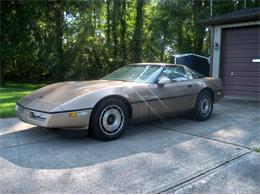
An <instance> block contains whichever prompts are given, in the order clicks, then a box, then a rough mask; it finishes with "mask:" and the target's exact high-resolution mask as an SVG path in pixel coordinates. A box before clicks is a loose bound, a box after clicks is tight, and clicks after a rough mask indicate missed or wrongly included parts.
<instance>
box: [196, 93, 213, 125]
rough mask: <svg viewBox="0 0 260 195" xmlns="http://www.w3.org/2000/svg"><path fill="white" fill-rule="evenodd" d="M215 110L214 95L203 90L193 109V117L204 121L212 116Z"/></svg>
mask: <svg viewBox="0 0 260 195" xmlns="http://www.w3.org/2000/svg"><path fill="white" fill-rule="evenodd" d="M212 110H213V97H212V94H211V93H210V92H209V91H202V92H201V93H200V94H199V95H198V97H197V101H196V105H195V108H194V110H193V117H194V118H195V119H197V120H200V121H204V120H207V119H208V118H210V116H211V113H212Z"/></svg>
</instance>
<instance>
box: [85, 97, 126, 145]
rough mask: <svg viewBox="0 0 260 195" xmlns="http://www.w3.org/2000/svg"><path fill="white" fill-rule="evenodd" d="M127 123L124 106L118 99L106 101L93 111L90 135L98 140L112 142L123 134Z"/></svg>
mask: <svg viewBox="0 0 260 195" xmlns="http://www.w3.org/2000/svg"><path fill="white" fill-rule="evenodd" d="M128 121H129V112H128V108H127V106H126V104H125V103H124V102H122V101H121V100H118V99H107V100H104V101H102V102H101V103H99V104H98V105H97V107H96V108H95V110H94V111H93V115H92V117H91V125H90V126H91V129H90V133H91V134H92V135H94V137H96V138H98V139H102V140H114V139H117V138H119V137H120V136H121V135H122V134H123V133H124V132H125V130H126V128H127V124H128Z"/></svg>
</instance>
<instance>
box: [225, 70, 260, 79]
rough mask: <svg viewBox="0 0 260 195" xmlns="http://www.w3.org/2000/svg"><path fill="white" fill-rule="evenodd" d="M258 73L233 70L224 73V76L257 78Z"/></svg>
mask: <svg viewBox="0 0 260 195" xmlns="http://www.w3.org/2000/svg"><path fill="white" fill-rule="evenodd" d="M259 73H260V72H258V71H251V72H247V71H237V69H234V70H229V71H224V76H231V75H233V76H236V77H257V78H258V77H259Z"/></svg>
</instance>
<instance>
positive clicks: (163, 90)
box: [149, 66, 197, 118]
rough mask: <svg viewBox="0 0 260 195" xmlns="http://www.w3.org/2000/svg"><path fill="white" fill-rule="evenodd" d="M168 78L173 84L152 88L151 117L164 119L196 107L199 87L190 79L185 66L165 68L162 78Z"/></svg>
mask: <svg viewBox="0 0 260 195" xmlns="http://www.w3.org/2000/svg"><path fill="white" fill-rule="evenodd" d="M162 77H167V78H169V79H171V81H172V82H171V83H169V84H165V85H163V86H160V85H158V84H156V83H155V84H153V85H151V86H150V92H151V93H152V95H151V96H150V98H151V99H150V100H149V104H150V116H151V117H159V118H160V117H163V116H166V115H176V114H178V113H180V112H185V111H188V110H191V109H192V108H193V106H194V105H195V101H196V95H197V87H196V86H194V83H193V81H192V80H190V79H189V77H188V75H187V73H186V70H185V68H184V67H183V66H165V68H164V70H163V71H162V73H161V75H160V77H159V79H160V78H162ZM195 85H196V84H195Z"/></svg>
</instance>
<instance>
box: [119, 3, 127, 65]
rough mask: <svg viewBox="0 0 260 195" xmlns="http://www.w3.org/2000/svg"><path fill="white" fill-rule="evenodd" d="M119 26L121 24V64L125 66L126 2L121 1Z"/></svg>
mask: <svg viewBox="0 0 260 195" xmlns="http://www.w3.org/2000/svg"><path fill="white" fill-rule="evenodd" d="M120 10H121V12H120V24H121V31H120V57H121V59H122V60H121V61H122V64H125V62H126V61H127V55H126V44H125V33H126V21H125V12H126V1H125V0H121V5H120Z"/></svg>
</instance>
